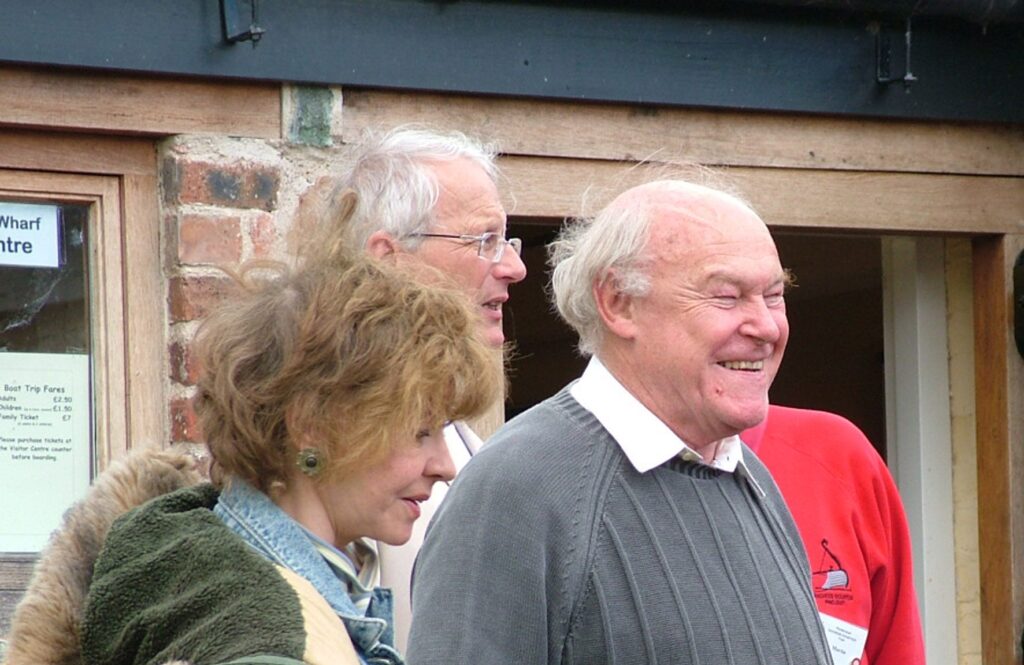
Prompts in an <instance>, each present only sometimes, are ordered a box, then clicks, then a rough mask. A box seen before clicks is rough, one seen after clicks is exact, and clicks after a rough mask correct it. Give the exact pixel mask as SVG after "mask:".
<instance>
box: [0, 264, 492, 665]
mask: <svg viewBox="0 0 1024 665" xmlns="http://www.w3.org/2000/svg"><path fill="white" fill-rule="evenodd" d="M236 282H237V285H238V287H239V289H238V293H237V294H236V295H233V296H229V297H228V298H226V299H225V300H224V302H223V303H222V304H221V305H220V306H219V307H218V308H217V309H216V310H215V311H214V312H213V313H212V314H211V315H210V316H209V317H208V318H207V319H206V320H205V321H204V322H203V324H202V327H201V329H200V334H199V337H198V350H199V351H198V358H199V360H200V363H201V367H202V376H201V378H200V380H199V383H198V393H197V396H196V400H195V408H196V412H197V414H198V416H199V420H200V423H201V425H202V428H203V432H204V435H205V437H206V439H207V441H208V445H209V450H210V454H211V459H212V466H211V474H210V475H211V478H212V482H209V483H199V484H192V483H189V482H182V483H181V484H184V485H187V486H186V487H184V488H183V489H178V490H176V491H170V492H168V491H167V490H163V491H158V490H153V494H157V495H158V496H157V497H156V498H155V499H153V500H151V501H148V502H147V503H145V504H144V505H142V506H141V507H139V508H136V509H134V510H131V511H129V512H128V513H127V514H125V515H124V516H122V517H121V518H120V519H118V520H117V521H116V522H114V524H113V526H112V527H110V530H109V533H108V534H106V538H105V541H103V540H102V537H101V542H102V549H100V550H99V551H98V553H97V554H96V556H95V566H94V568H93V569H92V570H93V572H92V577H91V580H89V582H88V590H87V593H86V595H85V600H84V608H83V609H82V612H81V616H80V617H79V619H78V620H77V625H76V626H75V630H76V631H78V632H79V633H80V635H81V644H80V654H73V655H77V656H78V657H79V658H80V661H79V662H83V663H85V664H97V665H98V664H100V663H139V664H141V663H170V662H178V661H181V662H189V663H224V664H226V663H234V662H238V663H241V662H245V663H250V664H252V663H264V664H266V665H271V664H278V665H289V664H297V663H309V664H313V665H316V664H320V663H323V664H326V663H331V664H332V665H333V664H336V663H392V664H401V663H403V662H404V660H403V658H402V656H401V655H400V654H399V653H398V652H397V650H396V649H395V648H394V645H393V632H392V626H391V620H392V617H391V597H390V592H389V591H388V590H386V589H381V588H378V587H376V586H375V579H376V577H377V569H376V566H377V564H376V553H375V551H374V549H373V547H372V546H371V545H370V544H369V543H368V542H367V540H366V539H375V540H378V541H382V542H385V543H389V544H395V545H398V544H401V543H403V542H405V541H406V540H408V538H409V536H410V533H411V530H412V525H413V523H414V522H415V521H416V519H417V518H418V517H419V516H420V504H421V503H422V502H423V501H425V500H426V499H427V498H429V496H430V494H431V489H432V487H433V486H434V484H435V483H437V482H447V481H449V480H451V478H452V477H453V475H454V473H455V471H454V467H453V464H452V461H451V458H450V457H449V454H448V452H447V448H446V445H445V442H444V439H443V437H442V436H441V430H442V428H443V427H444V425H445V423H446V422H448V421H450V420H453V419H458V418H467V417H473V416H476V415H479V414H480V413H482V412H483V411H484V410H485V409H486V408H487V407H488V406H489V405H490V404H492V403H493V401H494V400H495V399H496V397H497V395H498V392H499V388H500V383H501V371H500V367H499V366H498V364H497V362H496V361H495V359H494V356H493V354H492V353H491V352H490V350H489V348H488V346H487V345H486V344H485V343H484V342H483V341H482V340H481V339H480V338H479V335H477V334H476V332H475V331H476V327H477V322H476V319H475V314H474V313H473V312H472V311H471V309H470V305H469V303H468V301H467V299H466V298H465V296H464V295H461V294H459V293H456V292H449V291H446V290H443V289H439V288H436V287H428V286H424V285H423V284H422V281H417V280H416V279H414V278H412V277H410V276H407V275H405V274H402V273H401V272H397V271H396V269H394V268H388V267H386V266H382V265H380V264H378V263H376V262H374V261H373V260H372V259H366V258H360V257H357V256H353V255H347V254H344V253H335V255H333V256H331V257H328V258H323V259H321V260H317V261H311V262H307V263H305V264H303V265H302V266H301V267H299V268H296V269H288V268H287V267H285V266H283V265H279V264H269V263H265V262H264V263H259V264H252V265H249V266H247V267H245V268H243V269H242V270H241V271H240V273H239V274H238V275H237V279H236ZM162 454H163V455H165V456H166V455H168V453H166V452H164V453H162ZM149 461H150V462H152V461H153V460H149ZM165 462H167V460H163V459H160V460H157V465H158V466H160V465H162V464H164V463H165ZM170 463H171V464H173V463H175V462H174V461H173V460H172V461H171V462H170ZM141 468H142V467H141V466H140V465H139V464H137V463H136V466H135V467H132V468H131V469H130V471H131V472H129V473H125V472H124V469H120V470H112V471H113V472H114V473H113V474H110V473H108V474H104V476H110V475H116V479H115V480H111V479H110V478H109V477H108V478H103V477H101V479H100V482H97V484H96V487H95V488H94V490H93V492H92V494H91V495H90V497H87V498H86V499H85V500H84V501H83V505H84V504H89V502H90V500H93V502H94V503H95V495H98V494H106V495H107V496H109V495H115V496H119V495H120V493H121V490H122V489H123V488H122V487H121V484H129V485H132V484H135V483H140V482H142V481H143V480H145V478H148V477H150V476H151V475H156V474H155V473H154V474H151V473H150V472H149V471H148V470H147V471H138V470H139V469H141ZM160 468H162V469H164V471H167V469H166V468H165V466H160ZM168 473H171V475H174V474H175V473H179V472H178V471H175V470H171V471H169V472H168ZM180 473H184V472H183V471H182V472H180ZM189 473H191V470H189ZM140 476H143V477H144V478H143V479H142V480H140ZM193 482H194V481H193ZM112 484H113V487H111V485H112ZM164 492H168V493H164ZM82 512H83V511H82V509H81V506H79V507H76V509H73V510H72V511H70V512H69V519H77V518H76V517H75V516H76V515H79V516H81V514H82ZM86 513H87V514H86V516H85V518H84V519H85V520H86V521H88V520H89V519H90V515H91V513H88V511H86ZM108 521H109V520H108ZM65 530H66V531H69V530H70V528H69V526H68V525H66V526H65ZM100 530H101V531H102V529H100ZM65 535H66V534H65ZM51 547H53V545H51ZM43 559H44V561H45V560H47V556H46V555H44V557H43ZM42 565H43V564H41V566H42ZM51 565H52V564H51ZM56 567H59V566H56ZM37 576H38V574H37ZM33 585H34V586H38V585H36V583H35V582H34V583H33ZM29 594H30V595H32V594H33V588H30V590H29ZM37 596H38V594H37ZM36 600H38V597H37V598H36ZM25 604H26V605H31V604H32V602H31V601H28V602H26V603H25ZM44 604H45V603H44ZM36 609H38V603H37V607H36ZM19 612H21V616H20V617H18V616H16V617H15V626H14V628H13V629H12V633H11V638H12V639H11V653H10V654H9V658H10V660H9V662H10V663H12V665H13V664H14V663H18V662H30V661H31V662H60V659H59V658H56V657H54V658H51V657H49V656H47V657H40V656H38V652H35V653H36V655H34V656H29V655H27V654H31V653H33V652H32V651H31V649H30V648H28V647H29V644H28V643H29V642H31V641H32V640H31V637H30V634H31V632H32V631H31V630H27V629H26V626H25V625H24V624H25V623H26V622H28V623H32V621H31V620H30V619H29V617H30V616H34V617H35V618H36V619H38V618H39V614H38V612H37V613H36V614H34V615H32V614H30V612H31V610H29V611H26V612H22V610H21V609H20V608H19ZM19 623H20V624H21V625H20V626H19ZM17 653H20V654H23V657H22V660H19V659H18V658H19V657H18V656H16V654H17Z"/></svg>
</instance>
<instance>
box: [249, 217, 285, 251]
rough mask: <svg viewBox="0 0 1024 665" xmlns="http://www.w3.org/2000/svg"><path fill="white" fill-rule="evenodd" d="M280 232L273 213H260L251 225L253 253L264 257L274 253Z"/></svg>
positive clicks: (250, 235)
mask: <svg viewBox="0 0 1024 665" xmlns="http://www.w3.org/2000/svg"><path fill="white" fill-rule="evenodd" d="M279 237H280V233H278V230H277V223H276V222H275V221H274V217H273V216H272V215H269V214H266V213H260V215H259V217H257V218H256V219H254V220H253V221H252V223H251V224H250V226H249V238H251V239H252V255H253V256H254V257H256V258H260V259H264V258H267V257H268V256H271V255H273V254H274V248H275V246H276V244H277V239H278V238H279Z"/></svg>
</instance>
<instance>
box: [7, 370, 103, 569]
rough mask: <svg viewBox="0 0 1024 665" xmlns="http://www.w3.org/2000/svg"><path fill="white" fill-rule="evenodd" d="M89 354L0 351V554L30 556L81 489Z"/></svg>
mask: <svg viewBox="0 0 1024 665" xmlns="http://www.w3.org/2000/svg"><path fill="white" fill-rule="evenodd" d="M90 410H91V407H90V400H89V356H88V355H83V354H63V353H60V354H58V353H0V488H3V489H2V491H0V552H38V551H39V550H41V549H42V548H43V546H44V545H45V544H46V541H47V539H48V538H49V535H50V533H51V532H52V531H53V530H54V529H55V528H57V526H59V525H60V520H61V516H62V515H63V514H64V511H65V510H67V509H68V507H69V506H71V504H72V503H74V502H75V501H77V500H78V499H79V498H81V496H82V495H83V494H84V493H85V490H86V489H87V488H88V487H89V480H90V474H91V468H90V461H91V458H92V455H91V444H90V435H89V432H90V426H89V422H90V417H89V416H90Z"/></svg>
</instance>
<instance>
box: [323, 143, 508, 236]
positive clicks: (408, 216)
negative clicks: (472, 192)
mask: <svg viewBox="0 0 1024 665" xmlns="http://www.w3.org/2000/svg"><path fill="white" fill-rule="evenodd" d="M496 154H497V150H496V148H495V147H494V146H493V145H490V144H483V143H480V142H479V141H476V140H475V139H472V138H470V137H468V136H466V135H465V134H463V133H461V132H454V131H452V132H443V133H442V132H435V131H430V130H427V129H424V128H421V127H416V126H411V125H404V126H401V127H396V128H395V129H392V130H391V131H388V132H384V133H380V132H368V133H367V134H366V135H365V136H364V138H363V140H362V141H361V142H360V147H359V152H358V154H357V155H356V158H355V162H354V163H353V165H352V168H351V170H350V171H349V172H348V173H347V174H346V175H345V176H344V177H342V178H341V179H340V180H339V181H338V183H337V187H336V189H335V194H336V196H340V195H342V194H346V195H348V196H352V195H353V194H354V198H355V202H354V203H355V209H354V211H353V212H352V215H351V217H350V219H349V220H348V222H347V223H346V225H345V228H344V230H343V231H342V233H343V234H344V236H345V240H346V241H347V242H348V243H350V246H352V247H359V248H362V247H365V246H366V243H367V241H368V240H369V238H370V236H371V235H372V234H373V233H375V232H376V231H380V230H383V231H387V232H388V233H389V234H390V235H391V236H392V237H394V238H396V239H399V240H402V239H408V236H409V235H410V234H413V233H422V232H426V231H428V230H429V229H430V227H431V226H432V224H433V223H434V221H435V219H434V206H435V205H436V204H437V199H438V196H439V194H440V192H439V189H438V184H437V180H436V178H435V177H434V174H433V173H432V172H431V170H430V163H431V162H446V161H453V160H456V159H460V158H465V159H469V160H472V161H473V162H475V163H476V164H478V165H479V166H480V168H481V169H483V170H484V172H485V173H486V174H487V176H488V177H489V178H490V179H491V180H492V181H494V182H495V184H497V179H498V167H497V166H496V165H495V163H494V158H495V155H496ZM331 221H332V222H334V221H336V220H333V219H332V220H331ZM418 244H419V241H418V240H416V239H414V240H412V241H409V240H406V246H407V247H408V248H410V249H413V248H415V247H416V246H417V245H418Z"/></svg>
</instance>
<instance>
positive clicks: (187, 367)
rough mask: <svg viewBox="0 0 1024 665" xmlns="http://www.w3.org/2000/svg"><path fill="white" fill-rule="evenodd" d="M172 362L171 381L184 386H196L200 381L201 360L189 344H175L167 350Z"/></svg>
mask: <svg viewBox="0 0 1024 665" xmlns="http://www.w3.org/2000/svg"><path fill="white" fill-rule="evenodd" d="M167 351H168V355H169V356H170V361H171V379H173V380H174V381H176V382H178V383H180V384H181V385H183V386H194V385H195V384H196V381H198V380H199V360H198V359H197V358H196V356H195V353H193V351H192V345H191V344H189V343H187V342H173V343H172V344H171V345H170V347H168V349H167Z"/></svg>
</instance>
